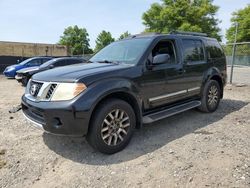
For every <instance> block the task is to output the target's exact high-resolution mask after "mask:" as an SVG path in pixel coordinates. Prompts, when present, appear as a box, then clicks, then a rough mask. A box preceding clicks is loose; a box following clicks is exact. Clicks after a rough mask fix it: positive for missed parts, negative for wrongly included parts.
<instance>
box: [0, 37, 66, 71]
mask: <svg viewBox="0 0 250 188" xmlns="http://www.w3.org/2000/svg"><path fill="white" fill-rule="evenodd" d="M67 55H68V49H67V47H66V46H63V45H57V44H40V43H20V42H3V41H0V73H1V72H2V71H3V70H4V69H5V67H7V66H9V65H12V64H16V62H17V60H24V59H27V58H30V57H34V56H55V57H59V56H67Z"/></svg>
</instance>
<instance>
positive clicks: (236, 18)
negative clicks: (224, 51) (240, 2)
mask: <svg viewBox="0 0 250 188" xmlns="http://www.w3.org/2000/svg"><path fill="white" fill-rule="evenodd" d="M231 22H232V24H231V27H230V28H229V29H228V30H227V32H226V38H227V40H228V42H234V34H235V23H238V34H237V42H246V41H250V4H249V5H247V6H246V7H245V8H244V9H241V10H238V11H236V12H233V14H232V18H231Z"/></svg>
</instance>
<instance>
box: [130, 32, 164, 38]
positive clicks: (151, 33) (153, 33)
mask: <svg viewBox="0 0 250 188" xmlns="http://www.w3.org/2000/svg"><path fill="white" fill-rule="evenodd" d="M160 34H162V33H160V32H145V33H140V34H135V35H130V36H129V37H132V38H135V37H139V36H152V35H160Z"/></svg>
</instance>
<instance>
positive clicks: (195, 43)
mask: <svg viewBox="0 0 250 188" xmlns="http://www.w3.org/2000/svg"><path fill="white" fill-rule="evenodd" d="M182 43H183V49H184V61H188V62H194V61H203V60H204V50H203V45H202V42H201V41H200V40H191V39H184V40H182Z"/></svg>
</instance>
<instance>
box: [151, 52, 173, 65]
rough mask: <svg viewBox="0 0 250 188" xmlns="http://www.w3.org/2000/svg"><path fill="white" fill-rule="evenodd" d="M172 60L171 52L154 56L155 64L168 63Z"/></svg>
mask: <svg viewBox="0 0 250 188" xmlns="http://www.w3.org/2000/svg"><path fill="white" fill-rule="evenodd" d="M169 61H170V55H169V54H158V55H156V56H154V58H153V62H152V64H153V65H159V64H163V63H168V62H169Z"/></svg>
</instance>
